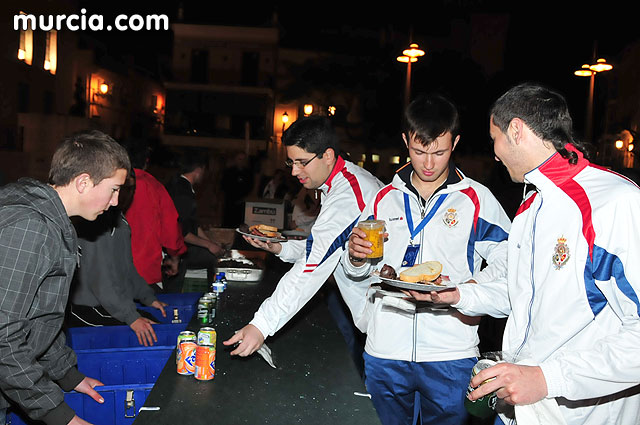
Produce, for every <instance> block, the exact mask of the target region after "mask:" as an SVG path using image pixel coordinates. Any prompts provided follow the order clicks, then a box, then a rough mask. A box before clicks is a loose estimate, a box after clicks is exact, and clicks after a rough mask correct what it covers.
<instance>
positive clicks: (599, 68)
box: [573, 49, 613, 142]
mask: <svg viewBox="0 0 640 425" xmlns="http://www.w3.org/2000/svg"><path fill="white" fill-rule="evenodd" d="M594 51H595V49H594ZM594 58H595V54H594ZM612 69H613V65H611V64H609V63H607V61H606V60H605V59H603V58H600V59H598V60H597V61H594V63H592V64H588V63H586V64H584V65H582V67H581V68H580V69H578V70H576V71H574V73H573V74H574V75H576V76H578V77H589V79H590V81H589V98H588V99H587V119H586V120H585V132H584V133H585V134H584V136H585V139H586V140H587V141H588V142H591V141H592V140H591V139H592V138H593V134H592V133H593V89H594V86H595V77H596V74H597V73H599V72H606V71H611V70H612Z"/></svg>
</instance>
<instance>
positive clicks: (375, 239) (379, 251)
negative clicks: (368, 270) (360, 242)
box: [358, 220, 385, 259]
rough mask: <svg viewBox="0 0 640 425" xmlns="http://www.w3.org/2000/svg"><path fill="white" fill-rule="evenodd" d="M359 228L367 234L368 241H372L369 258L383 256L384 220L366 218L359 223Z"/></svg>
mask: <svg viewBox="0 0 640 425" xmlns="http://www.w3.org/2000/svg"><path fill="white" fill-rule="evenodd" d="M358 229H360V230H362V231H363V232H364V233H365V234H366V235H367V236H366V237H365V238H364V239H365V240H366V241H369V242H371V246H370V248H371V250H372V251H373V252H372V253H371V254H368V255H367V258H373V259H377V258H382V256H383V255H384V229H385V222H384V220H364V221H361V222H359V223H358Z"/></svg>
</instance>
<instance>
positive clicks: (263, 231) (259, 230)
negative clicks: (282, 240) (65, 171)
mask: <svg viewBox="0 0 640 425" xmlns="http://www.w3.org/2000/svg"><path fill="white" fill-rule="evenodd" d="M249 232H250V233H251V234H253V235H256V236H266V237H268V238H275V237H277V236H278V228H277V227H274V226H269V225H268V224H254V225H253V226H249Z"/></svg>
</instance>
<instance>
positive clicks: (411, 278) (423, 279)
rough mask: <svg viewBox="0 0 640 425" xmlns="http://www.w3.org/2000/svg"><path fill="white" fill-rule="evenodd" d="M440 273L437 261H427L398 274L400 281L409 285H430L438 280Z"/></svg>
mask: <svg viewBox="0 0 640 425" xmlns="http://www.w3.org/2000/svg"><path fill="white" fill-rule="evenodd" d="M440 273H442V264H441V263H440V262H439V261H427V262H424V263H421V264H416V265H415V266H413V267H411V268H408V269H406V270H405V271H402V272H400V276H399V277H400V280H402V281H403V282H411V283H430V282H433V281H435V280H437V279H438V277H439V276H440Z"/></svg>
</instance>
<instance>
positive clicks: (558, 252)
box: [552, 236, 571, 270]
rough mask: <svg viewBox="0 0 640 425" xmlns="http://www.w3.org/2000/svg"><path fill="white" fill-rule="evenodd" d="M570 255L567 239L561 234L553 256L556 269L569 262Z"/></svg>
mask: <svg viewBox="0 0 640 425" xmlns="http://www.w3.org/2000/svg"><path fill="white" fill-rule="evenodd" d="M570 257H571V255H570V254H569V247H568V246H567V239H566V238H564V237H562V236H561V237H559V238H558V243H557V244H556V247H555V250H554V253H553V257H552V261H553V265H554V266H555V268H556V270H560V269H561V268H562V267H563V266H564V265H565V264H567V261H569V258H570Z"/></svg>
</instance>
